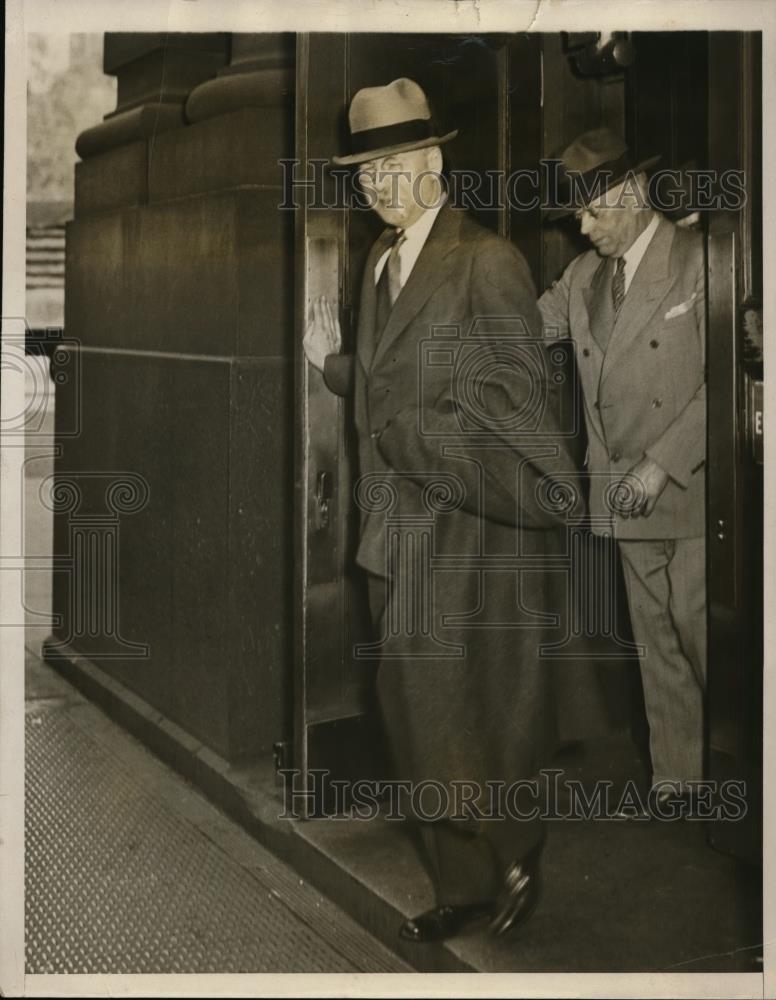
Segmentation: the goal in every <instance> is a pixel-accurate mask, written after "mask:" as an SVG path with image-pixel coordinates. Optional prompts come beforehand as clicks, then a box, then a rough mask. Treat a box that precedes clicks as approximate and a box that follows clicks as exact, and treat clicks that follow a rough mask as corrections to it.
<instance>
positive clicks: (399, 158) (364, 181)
mask: <svg viewBox="0 0 776 1000" xmlns="http://www.w3.org/2000/svg"><path fill="white" fill-rule="evenodd" d="M435 151H436V154H439V150H438V148H437V147H433V146H432V147H431V148H429V149H413V150H410V152H408V153H393V154H391V155H390V156H384V157H382V158H381V159H379V160H369V162H367V163H362V164H361V165H360V167H359V169H358V182H359V184H360V185H361V187H362V189H363V191H364V193H365V194H366V195H367V196H368V198H369V199H370V202H371V207H372V208H374V210H375V212H377V214H378V215H379V216H380V218H381V219H382V220H383V222H384V223H385V224H386V225H388V226H396V227H397V228H400V229H406V228H407V227H408V226H411V225H412V224H413V222H416V221H417V220H418V219H419V218H420V216H421V215H422V214H423V212H425V211H426V209H428V208H431V207H433V206H434V204H435V203H436V201H435V199H436V197H437V194H438V191H439V186H438V180H437V179H436V174H437V171H438V169H439V166H441V164H438V163H437V156H436V155H435ZM438 158H439V159H440V160H441V154H439V157H438Z"/></svg>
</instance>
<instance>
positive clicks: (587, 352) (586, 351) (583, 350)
mask: <svg viewBox="0 0 776 1000" xmlns="http://www.w3.org/2000/svg"><path fill="white" fill-rule="evenodd" d="M582 353H583V354H584V356H585V357H586V358H589V357H590V351H589V350H588V349H587V348H586V347H583V348H582Z"/></svg>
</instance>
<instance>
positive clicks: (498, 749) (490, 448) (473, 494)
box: [305, 79, 604, 941]
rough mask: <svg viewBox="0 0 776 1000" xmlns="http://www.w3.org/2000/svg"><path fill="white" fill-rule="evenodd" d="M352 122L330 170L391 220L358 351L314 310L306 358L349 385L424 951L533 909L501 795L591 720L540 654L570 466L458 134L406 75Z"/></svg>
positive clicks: (376, 254) (576, 692) (532, 871)
mask: <svg viewBox="0 0 776 1000" xmlns="http://www.w3.org/2000/svg"><path fill="white" fill-rule="evenodd" d="M350 126H351V133H352V142H353V147H354V151H353V152H352V153H351V154H350V155H349V156H345V157H341V158H339V159H337V158H335V162H339V163H353V164H357V165H358V166H359V181H360V184H361V186H362V188H363V189H364V191H365V192H366V193H367V194H368V195H369V196H370V197H371V204H372V207H373V208H374V210H375V211H376V212H377V213H378V215H379V216H380V217H381V219H382V220H383V221H384V222H385V223H386V224H387V226H388V228H387V229H386V230H385V231H384V232H383V234H382V235H381V236H380V237H379V238H378V240H377V242H376V243H375V244H374V246H373V248H372V250H371V253H370V254H369V258H368V260H367V262H366V269H365V272H364V277H363V285H362V291H361V299H360V310H359V322H358V332H357V340H356V350H355V353H354V354H341V353H339V352H340V349H341V336H340V330H339V324H338V320H337V317H336V315H335V312H334V309H333V308H332V306H331V304H330V303H328V302H326V301H323V300H321V301H318V302H317V303H315V305H314V308H313V315H312V318H311V321H310V324H309V326H308V330H307V333H306V336H305V350H306V353H307V356H308V359H309V360H310V361H311V363H312V364H313V365H315V366H316V367H318V368H320V369H321V370H322V371H323V373H324V378H325V380H326V383H327V385H328V386H329V388H330V389H332V391H334V392H337V393H339V394H341V395H345V394H348V393H351V392H353V393H354V394H355V403H354V412H355V421H356V426H357V433H358V440H359V462H360V470H359V471H360V479H359V482H358V484H357V486H356V490H355V495H356V499H357V501H358V502H359V505H360V507H361V515H362V516H361V530H360V543H359V547H358V553H357V561H358V563H359V564H360V566H361V567H363V569H365V570H366V571H367V573H368V574H369V587H370V605H371V613H372V621H373V626H374V630H375V639H376V643H377V645H376V649H377V651H378V654H379V656H380V663H379V669H378V676H377V688H378V695H379V702H380V707H381V710H382V715H383V719H384V722H385V728H386V732H387V736H388V740H389V743H390V750H391V755H392V758H393V762H394V766H395V773H396V776H397V777H398V778H399V779H401V780H403V781H410V782H412V783H414V784H413V787H414V788H415V789H418V788H419V787H420V786H422V785H423V784H424V783H425V784H426V786H427V787H426V792H427V793H428V794H426V795H425V796H423V795H420V794H419V795H415V794H413V795H412V796H411V797H410V799H409V802H410V805H409V808H410V809H411V812H412V815H413V816H414V818H415V819H416V820H417V821H418V823H419V828H420V831H421V835H422V842H423V844H424V845H425V850H426V857H427V863H428V866H429V868H430V872H431V875H432V878H433V880H434V883H435V888H436V896H437V905H436V906H435V907H434V908H433V909H431V910H429V911H427V912H426V913H423V914H420V915H419V916H417V917H415V918H413V919H411V920H408V921H406V922H405V924H404V925H403V927H402V929H401V934H402V936H404V937H405V938H409V939H411V940H415V941H429V940H439V939H441V938H445V937H449V936H451V935H453V934H456V933H457V932H458V931H459V930H461V929H462V928H463V927H464V926H466V925H467V924H468V923H469V922H470V921H473V920H476V919H481V918H483V917H485V916H489V917H490V920H491V923H490V926H491V929H492V930H493V931H494V932H496V933H501V932H503V931H505V930H506V929H508V928H509V927H511V926H514V925H516V924H517V923H519V922H520V921H521V920H523V919H525V917H527V915H528V914H529V913H530V911H531V910H532V909H533V907H534V905H535V903H536V901H537V898H538V860H539V853H540V849H541V844H542V836H543V834H542V824H541V822H540V821H539V820H538V818H537V816H538V813H539V811H540V809H541V807H542V803H541V802H539V801H538V800H537V799H536V797H535V796H534V797H532V796H531V794H530V789H529V790H528V791H527V790H526V789H527V786H525V787H523V788H521V789H517V787H516V785H515V783H516V782H519V781H520V780H521V779H522V780H524V781H527V779H531V778H533V777H534V776H535V775H536V773H537V770H538V768H539V767H540V766H541V764H542V762H543V761H545V760H547V758H548V755H549V753H550V751H551V750H552V748H553V747H554V745H555V744H556V742H557V741H558V740H559V739H576V738H580V737H581V736H583V735H585V734H586V733H587V732H590V731H591V730H592V729H593V728H595V727H596V726H602V725H603V723H604V711H603V708H602V703H601V702H600V701H599V698H598V691H597V688H596V685H595V678H594V676H593V671H592V669H591V665H589V664H581V665H580V664H569V665H567V666H557V664H556V666H554V667H553V666H550V665H548V661H547V660H546V658H543V657H542V652H541V651H542V646H543V644H545V643H552V642H558V641H559V640H561V639H562V638H563V633H562V629H563V625H564V611H565V607H566V601H567V597H568V587H567V585H568V571H567V566H568V561H567V555H568V545H569V540H568V537H567V531H568V526H567V522H568V519H569V517H570V516H571V515H572V514H576V513H579V510H580V497H579V493H580V491H579V484H578V479H577V473H576V471H575V469H574V465H573V462H572V460H571V458H570V457H569V453H568V450H567V446H566V441H567V440H568V438H567V437H566V436H564V433H563V428H562V426H561V423H562V420H561V415H560V405H559V399H558V396H557V391H556V390H557V384H556V381H554V380H553V378H552V377H551V368H552V364H551V360H550V355H549V352H548V350H547V348H546V347H545V345H544V344H543V343H542V339H541V318H540V315H539V312H538V309H537V306H536V295H535V289H534V285H533V282H532V279H531V276H530V272H529V269H528V266H527V264H526V261H525V259H524V258H523V256H522V254H521V253H520V252H519V250H517V248H516V247H515V246H514V245H513V244H511V243H510V242H508V241H507V240H504V239H502V238H500V237H498V236H496V235H494V234H493V233H491V232H490V231H488V230H486V229H484V228H483V227H481V226H479V225H477V224H476V223H475V222H474V221H473V220H471V219H470V218H469V217H468V216H467V215H466V214H465V213H464V212H462V211H460V210H456V209H455V208H454V207H453V206H451V205H450V204H448V203H447V202H446V201H445V200H444V192H443V185H442V181H441V176H440V175H441V170H442V154H441V150H440V145H441V144H442V143H444V142H446V141H447V140H449V139H451V138H452V137H453V136H454V135H455V133H449V134H447V135H445V136H440V135H438V134H437V133H436V132H435V130H434V126H433V124H432V120H431V116H430V112H429V108H428V104H427V101H426V98H425V95H424V94H423V91H422V90H421V89H420V87H418V85H417V84H415V83H414V82H413V81H410V80H407V79H400V80H396V81H394V82H393V83H391V84H389V85H388V86H386V87H374V88H367V89H365V90H362V91H359V92H358V93H357V94H356V95H355V97H354V98H353V101H352V104H351V108H350ZM556 374H557V373H556ZM432 565H433V571H432ZM432 783H433V787H432V786H431V785H432ZM489 783H490V784H489ZM464 786H465V788H466V792H465V795H464V793H463V787H464ZM509 788H511V789H512V792H510V793H509V794H508V795H505V794H503V791H504V790H506V789H509ZM494 789H501V790H502V793H499V792H495V793H494V791H493V790H494ZM464 798H465V799H466V802H465V803H464V802H463V799H464ZM505 798H506V799H507V801H504V799H505Z"/></svg>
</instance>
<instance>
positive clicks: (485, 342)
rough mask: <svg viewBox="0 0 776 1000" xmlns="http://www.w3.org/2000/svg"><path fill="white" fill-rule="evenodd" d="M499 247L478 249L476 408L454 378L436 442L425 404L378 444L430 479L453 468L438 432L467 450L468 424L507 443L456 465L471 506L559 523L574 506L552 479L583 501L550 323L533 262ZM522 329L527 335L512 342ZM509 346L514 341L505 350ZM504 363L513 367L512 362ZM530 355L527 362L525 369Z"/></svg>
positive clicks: (508, 520)
mask: <svg viewBox="0 0 776 1000" xmlns="http://www.w3.org/2000/svg"><path fill="white" fill-rule="evenodd" d="M494 244H495V245H494ZM494 244H491V245H490V246H487V247H483V248H482V250H481V252H478V253H475V255H474V258H473V263H472V270H471V276H470V308H471V313H472V316H473V317H474V323H475V325H474V327H473V330H472V334H471V336H470V338H469V339H470V342H471V341H473V340H476V338H477V337H482V344H481V348H480V347H479V345H478V350H480V349H481V350H482V361H481V362H479V361H478V362H477V363H475V364H474V365H473V366H471V367H472V369H473V371H474V372H475V377H474V380H473V381H472V382H471V383H468V382H467V386H466V389H467V391H468V395H469V400H476V401H477V404H476V405H475V406H471V405H466V404H467V401H466V400H461V399H459V398H457V395H456V394H457V392H458V389H459V388H460V384H459V383H458V382H457V381H456V380H455V379H451V380H450V383H449V385H448V387H446V388H445V390H444V391H443V393H442V394H441V396H440V397H439V398H438V399H437V400H436V401H435V402H434V404H433V413H432V415H431V416H432V419H433V421H434V426H435V435H434V436H429V435H426V434H421V433H419V432H418V428H419V427H420V426H421V422H420V420H419V414H418V412H417V407H413V408H407V409H405V410H402V411H400V412H399V413H398V414H397V415H396V416H395V417H394V419H393V420H392V421H391V422H390V424H389V425H388V426H387V427H386V428H385V430H384V431H383V432H382V434H381V436H380V437H379V439H378V447H379V449H380V451H381V452H382V454H383V457H384V458H385V459H386V460H387V461H388V462H389V464H390V465H391V466H392V467H393V468H394V469H399V470H403V471H406V472H407V473H408V474H409V475H410V476H411V475H412V470H417V471H418V472H419V473H421V474H422V475H423V476H426V477H427V475H428V473H429V472H430V471H447V472H449V471H450V470H451V462H450V458H449V456H448V457H446V456H445V454H444V450H443V448H442V447H441V446H440V441H439V437H438V436H436V435H442V436H448V435H449V438H450V439H453V440H454V441H456V442H459V441H460V442H462V444H463V447H464V448H466V432H465V431H464V430H462V427H467V426H468V428H469V433H472V432H474V433H479V434H480V435H487V436H488V438H489V439H490V441H491V442H492V443H493V444H494V445H496V444H498V443H499V442H500V443H501V444H502V445H503V447H488V448H481V449H479V450H478V451H476V461H475V462H460V463H456V465H455V472H456V474H457V475H459V476H460V478H461V479H462V480H463V482H464V487H465V500H464V504H463V506H464V508H465V509H468V510H470V512H472V513H476V514H480V515H481V516H484V517H486V518H488V519H490V520H493V521H497V522H499V523H504V524H510V525H520V526H522V527H528V526H531V527H554V526H557V524H558V523H559V521H560V522H562V521H563V520H564V519H565V516H567V514H568V510H567V509H565V510H563V511H560V510H559V509H557V508H554V507H552V506H551V505H548V503H547V502H546V499H544V498H546V497H547V496H548V495H551V494H552V490H551V488H550V485H549V483H548V477H550V478H551V477H554V476H558V477H561V478H562V479H563V481H564V483H565V484H567V486H569V487H571V493H572V495H573V496H575V497H576V501H575V502H576V503H577V504H579V503H580V502H581V501H580V500H579V497H580V496H581V491H580V489H579V484H578V474H577V471H576V469H575V467H574V465H573V462H572V460H571V458H570V456H569V453H568V451H567V449H566V446H565V444H564V440H563V437H562V435H561V434H560V433H559V426H558V405H557V397H556V393H555V392H554V391H553V383H552V382H551V380H550V379H549V378H548V377H547V370H548V362H547V349H546V347H545V345H544V343H543V341H542V318H541V314H540V313H539V310H538V308H537V305H536V292H535V288H534V285H533V281H532V279H531V274H530V271H529V269H528V265H527V263H526V261H525V259H524V258H523V256H522V254H521V253H520V252H519V251H518V250H517V248H515V247H514V246H512V245H511V244H509V243H507V242H506V241H498V242H497V243H496V241H494ZM518 324H519V325H520V326H522V327H523V333H522V335H520V336H518V337H515V338H514V339H512V338H511V337H510V336H507V337H506V340H504V335H505V333H507V334H508V333H509V332H510V331H512V333H513V334H514V331H515V327H516V325H518ZM499 337H500V338H501V341H499ZM500 343H501V344H504V343H506V344H507V345H508V349H507V351H506V353H505V352H504V351H503V349H500V346H499V345H500ZM505 357H506V358H512V359H514V363H506V364H505V360H504V359H505ZM521 357H522V358H525V359H526V362H527V363H521V361H520V359H521ZM531 400H533V401H534V404H535V405H534V406H533V408H531V407H530V406H529V407H528V409H530V410H531V412H532V413H533V414H535V416H534V417H533V418H532V420H531V423H530V426H529V425H525V426H524V425H522V424H519V423H518V424H517V425H516V424H515V415H516V414H519V413H524V412H526V407H527V403H528V401H531ZM462 421H463V423H462ZM472 424H474V425H475V426H472ZM515 426H517V427H518V431H517V432H515V431H514V428H515ZM473 453H474V452H473ZM518 470H519V472H518Z"/></svg>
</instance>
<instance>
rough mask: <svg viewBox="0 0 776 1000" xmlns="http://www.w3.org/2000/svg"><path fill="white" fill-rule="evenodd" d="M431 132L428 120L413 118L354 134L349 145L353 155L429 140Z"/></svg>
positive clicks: (429, 120)
mask: <svg viewBox="0 0 776 1000" xmlns="http://www.w3.org/2000/svg"><path fill="white" fill-rule="evenodd" d="M433 132H434V130H433V127H432V124H431V119H430V118H413V119H411V120H410V121H407V122H396V124H395V125H381V126H380V128H367V129H363V131H361V132H354V133H353V135H352V137H351V140H350V144H351V148H352V150H353V152H354V153H366V152H368V151H369V150H370V149H385V148H386V147H388V146H399V145H401V144H403V143H405V142H418V141H419V140H422V139H430V138H431V136H432V135H433Z"/></svg>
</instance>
